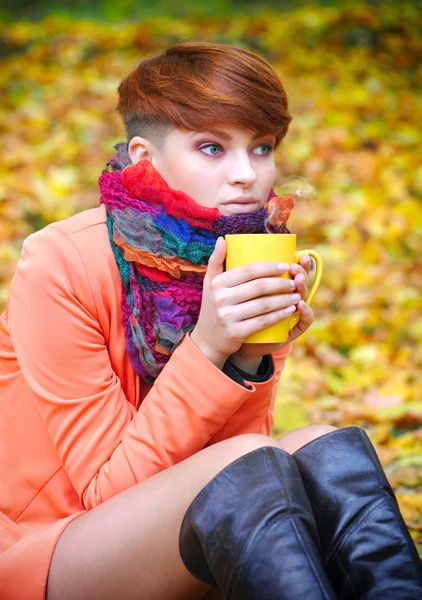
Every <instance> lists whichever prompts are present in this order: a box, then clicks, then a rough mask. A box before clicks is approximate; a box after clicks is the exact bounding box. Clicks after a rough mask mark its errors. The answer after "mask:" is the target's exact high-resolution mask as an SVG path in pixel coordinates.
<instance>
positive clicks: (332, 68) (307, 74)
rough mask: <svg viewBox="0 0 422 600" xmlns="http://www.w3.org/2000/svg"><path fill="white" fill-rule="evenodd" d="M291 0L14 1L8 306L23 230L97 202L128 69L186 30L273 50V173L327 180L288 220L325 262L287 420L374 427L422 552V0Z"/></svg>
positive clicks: (7, 174)
mask: <svg viewBox="0 0 422 600" xmlns="http://www.w3.org/2000/svg"><path fill="white" fill-rule="evenodd" d="M188 4H189V3H188ZM208 4H209V3H208ZM292 4H294V3H290V4H289V5H286V9H285V10H280V9H277V8H275V7H274V3H270V4H268V3H267V5H266V6H267V8H266V9H265V8H264V9H262V10H260V11H257V10H254V11H251V10H250V6H249V13H248V5H247V4H246V3H242V2H237V3H234V2H233V3H230V2H223V3H216V5H215V13H214V14H211V13H210V12H209V8H208V12H206V11H202V13H201V11H200V10H199V11H198V10H196V12H195V11H194V12H192V11H190V12H189V11H186V10H185V13H184V14H183V15H182V16H180V15H177V14H175V13H174V11H172V10H167V11H165V12H163V14H161V15H155V16H147V15H142V14H141V15H139V16H137V17H136V18H133V17H132V18H128V14H126V13H125V14H123V13H122V14H121V15H120V17H122V18H120V19H116V17H115V16H113V18H109V19H101V18H99V17H98V16H95V15H94V16H93V17H92V18H88V17H85V18H84V19H83V20H81V19H80V18H74V15H72V13H71V12H70V11H68V12H67V13H66V10H62V11H61V13H62V14H61V16H57V15H55V14H54V13H53V12H51V13H50V14H47V15H46V16H43V17H42V19H41V20H38V21H35V20H34V21H29V20H26V19H22V20H18V19H16V18H13V17H11V14H10V13H9V14H6V13H4V16H5V18H4V19H3V24H1V25H0V36H1V37H0V44H1V45H0V61H1V62H0V81H1V89H2V94H1V96H0V129H1V131H2V157H1V161H0V311H2V310H3V309H4V306H5V303H6V300H7V294H8V289H9V283H10V279H11V277H12V276H13V271H14V268H15V265H16V262H17V261H18V259H19V256H20V249H21V247H22V242H23V240H24V238H25V237H26V236H28V235H29V234H30V233H31V232H33V231H35V230H37V229H39V228H41V227H44V226H45V225H47V224H48V223H50V222H52V221H55V220H59V219H63V218H66V217H68V216H70V215H72V214H74V213H75V212H77V211H80V210H84V209H87V208H91V207H93V206H96V204H97V202H98V196H99V194H98V185H97V179H98V176H99V174H100V172H101V169H102V168H103V165H104V164H105V162H106V160H107V158H108V157H109V156H110V153H111V152H112V148H113V144H115V143H116V142H117V141H120V140H123V139H124V130H123V126H122V125H121V123H120V121H119V119H118V116H117V113H116V111H115V106H116V88H117V86H118V83H119V81H120V79H121V78H122V77H123V75H124V74H126V73H127V72H128V71H129V70H130V69H131V68H132V67H133V66H134V65H136V64H137V63H138V62H139V60H141V59H142V58H143V57H144V56H146V55H148V54H150V53H154V52H158V51H160V50H161V49H163V48H165V47H166V46H169V45H171V44H173V43H176V42H179V41H182V40H189V39H200V40H207V41H218V42H225V43H232V44H236V45H240V46H243V47H246V48H249V49H251V50H254V51H256V52H258V53H260V54H262V55H263V56H264V57H266V58H267V59H268V60H270V62H271V63H272V64H273V65H274V66H275V68H276V69H277V71H278V72H279V74H280V77H281V78H282V81H283V83H284V85H285V87H286V90H287V92H288V94H289V98H290V112H291V114H292V115H293V117H294V119H293V122H292V125H291V127H290V131H289V133H288V135H287V137H286V139H285V140H284V141H283V144H282V147H281V150H280V152H279V155H278V165H279V168H278V173H279V176H278V184H281V183H282V181H283V179H284V178H285V177H288V176H290V175H301V176H303V177H305V178H307V179H308V180H309V181H310V182H311V183H312V185H313V186H314V187H315V189H316V192H317V196H316V198H315V199H314V200H303V201H302V202H297V204H296V208H295V210H294V212H293V214H292V217H291V220H290V221H289V226H290V228H291V229H292V231H293V232H295V233H297V234H298V237H299V247H301V248H304V247H312V248H315V249H316V250H317V251H318V252H319V253H320V254H321V255H322V257H323V259H324V267H325V270H324V275H323V282H322V284H321V287H320V289H319V291H318V293H317V296H316V299H315V301H314V311H315V315H316V320H315V323H314V324H313V326H312V328H311V330H310V331H309V332H308V333H307V334H306V335H305V336H304V337H303V339H301V340H299V341H298V342H297V343H296V345H295V349H294V352H293V357H292V358H291V359H289V361H288V364H287V367H286V370H285V372H284V374H283V376H282V379H281V382H280V386H279V390H278V398H277V405H276V412H275V419H276V420H275V429H274V433H275V434H280V433H281V432H283V431H285V430H287V429H290V428H294V427H299V426H301V425H305V424H308V423H312V422H319V423H320V422H327V423H331V424H333V425H336V426H338V427H344V426H347V425H352V424H355V425H360V426H362V427H364V428H365V429H366V431H367V432H368V434H369V435H370V437H371V439H372V441H373V442H374V443H375V444H376V446H377V450H378V452H379V455H380V458H381V460H382V462H383V465H384V467H385V469H386V472H387V475H388V477H389V480H390V482H391V483H392V485H393V487H394V488H395V490H396V493H397V497H398V499H399V503H400V506H401V509H402V512H403V515H404V517H405V519H406V522H407V525H408V527H409V529H410V531H411V533H412V536H413V537H414V539H415V541H416V543H417V545H418V549H419V552H420V553H421V555H422V516H421V513H422V493H421V492H422V475H421V472H422V428H421V424H422V395H421V391H422V370H421V364H422V345H421V343H420V340H421V337H422V311H421V301H420V292H421V287H422V285H421V284H422V269H421V258H420V257H421V252H422V236H421V233H422V210H421V191H422V167H421V164H420V155H421V153H420V147H421V146H420V143H421V130H420V123H421V122H422V114H421V113H422V110H421V101H420V81H421V62H420V56H421V50H422V49H421V35H420V30H419V29H418V9H417V3H412V2H407V1H406V0H404V1H402V2H400V3H397V4H393V3H390V2H376V3H373V4H371V3H367V2H365V3H361V2H359V1H355V2H353V3H349V2H342V3H338V5H337V6H334V5H332V4H328V5H325V6H324V5H319V4H312V5H311V4H309V5H308V4H306V3H305V4H303V3H301V4H300V6H299V5H298V7H297V8H295V7H294V6H293V5H292ZM124 6H126V7H127V6H128V3H126V5H124ZM198 6H200V5H198ZM122 10H123V9H122ZM47 12H48V11H47ZM123 17H126V19H123Z"/></svg>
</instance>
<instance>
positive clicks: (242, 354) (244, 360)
mask: <svg viewBox="0 0 422 600" xmlns="http://www.w3.org/2000/svg"><path fill="white" fill-rule="evenodd" d="M310 270H311V260H310V258H309V256H308V255H307V254H304V255H302V256H301V257H300V260H299V264H296V263H293V264H291V265H290V269H289V273H290V275H291V276H292V278H293V281H294V284H295V287H296V291H297V292H298V293H300V295H301V298H302V299H301V300H300V301H299V302H298V304H297V309H298V310H299V312H300V319H299V322H298V323H296V325H295V326H294V327H293V329H291V330H290V332H289V337H288V338H287V341H286V342H283V343H279V344H242V345H241V346H240V348H239V349H238V350H237V351H236V352H235V353H234V354H233V355H232V356H230V361H231V362H232V363H233V364H235V365H237V366H238V367H239V368H240V369H242V370H243V371H246V372H247V373H250V374H253V375H255V374H256V373H257V371H258V367H259V365H260V363H261V360H262V357H263V356H265V355H266V354H272V353H273V352H277V351H278V350H281V348H283V346H285V345H286V344H288V343H289V342H292V341H294V340H295V339H297V338H298V337H299V336H301V335H302V334H303V333H305V331H306V330H307V329H309V327H310V326H311V325H312V323H313V321H314V313H313V311H312V308H311V307H310V306H308V305H307V304H306V302H305V301H304V299H305V298H306V296H307V295H308V283H309V273H310Z"/></svg>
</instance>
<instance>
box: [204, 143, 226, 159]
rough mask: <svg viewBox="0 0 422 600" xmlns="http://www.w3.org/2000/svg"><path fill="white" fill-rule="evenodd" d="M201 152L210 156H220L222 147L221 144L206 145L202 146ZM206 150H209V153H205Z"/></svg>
mask: <svg viewBox="0 0 422 600" xmlns="http://www.w3.org/2000/svg"><path fill="white" fill-rule="evenodd" d="M200 150H201V152H204V154H207V155H208V156H218V155H219V154H220V151H221V146H220V144H206V145H205V146H202V148H200ZM205 150H209V152H205Z"/></svg>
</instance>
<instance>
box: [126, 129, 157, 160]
mask: <svg viewBox="0 0 422 600" xmlns="http://www.w3.org/2000/svg"><path fill="white" fill-rule="evenodd" d="M128 154H129V156H130V159H131V161H132V162H133V164H136V163H138V162H139V161H140V160H144V159H146V160H149V161H152V158H153V145H152V144H151V142H150V141H149V140H147V139H146V138H143V137H140V136H139V135H137V136H135V137H133V138H132V139H131V140H130V142H129V147H128Z"/></svg>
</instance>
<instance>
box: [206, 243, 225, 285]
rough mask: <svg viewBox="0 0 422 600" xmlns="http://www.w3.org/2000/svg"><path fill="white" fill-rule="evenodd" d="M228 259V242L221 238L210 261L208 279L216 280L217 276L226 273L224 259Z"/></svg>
mask: <svg viewBox="0 0 422 600" xmlns="http://www.w3.org/2000/svg"><path fill="white" fill-rule="evenodd" d="M225 258H226V240H225V239H224V238H223V237H219V238H218V239H217V241H216V243H215V247H214V250H213V253H212V254H211V256H210V258H209V260H208V267H207V272H206V274H205V277H206V279H214V277H216V275H220V274H221V273H223V272H224V259H225Z"/></svg>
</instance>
